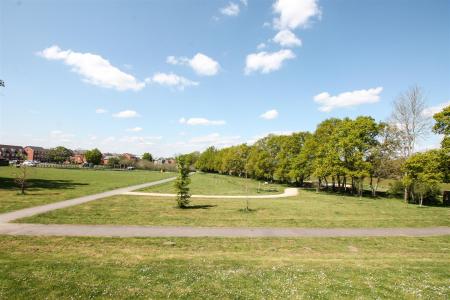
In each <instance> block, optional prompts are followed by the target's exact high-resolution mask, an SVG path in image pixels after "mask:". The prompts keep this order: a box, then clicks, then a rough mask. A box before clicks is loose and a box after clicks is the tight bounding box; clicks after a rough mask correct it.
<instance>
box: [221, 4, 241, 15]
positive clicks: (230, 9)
mask: <svg viewBox="0 0 450 300" xmlns="http://www.w3.org/2000/svg"><path fill="white" fill-rule="evenodd" d="M239 11H240V9H239V5H237V4H236V3H234V2H230V3H228V5H227V6H225V7H222V8H221V9H220V13H221V14H222V15H226V16H237V15H239Z"/></svg>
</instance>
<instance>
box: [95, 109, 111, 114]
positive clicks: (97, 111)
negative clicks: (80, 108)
mask: <svg viewBox="0 0 450 300" xmlns="http://www.w3.org/2000/svg"><path fill="white" fill-rule="evenodd" d="M107 112H108V111H107V110H106V109H104V108H97V109H96V110H95V113H96V114H106V113H107Z"/></svg>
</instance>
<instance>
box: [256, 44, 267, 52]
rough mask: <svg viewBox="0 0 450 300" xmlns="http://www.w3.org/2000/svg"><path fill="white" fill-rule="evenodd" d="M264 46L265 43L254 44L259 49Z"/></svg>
mask: <svg viewBox="0 0 450 300" xmlns="http://www.w3.org/2000/svg"><path fill="white" fill-rule="evenodd" d="M264 48H266V43H259V44H258V46H256V49H258V50H261V49H264Z"/></svg>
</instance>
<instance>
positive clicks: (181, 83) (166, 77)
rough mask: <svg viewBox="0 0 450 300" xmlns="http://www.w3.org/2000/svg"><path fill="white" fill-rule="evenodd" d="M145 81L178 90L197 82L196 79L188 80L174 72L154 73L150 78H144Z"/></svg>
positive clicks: (194, 84) (195, 84)
mask: <svg viewBox="0 0 450 300" xmlns="http://www.w3.org/2000/svg"><path fill="white" fill-rule="evenodd" d="M145 82H146V83H156V84H159V85H163V86H168V87H175V88H177V89H180V90H184V88H185V87H189V86H197V85H198V84H199V83H198V82H196V81H192V80H189V79H187V78H184V77H182V76H179V75H176V74H174V73H156V74H154V75H153V76H152V77H151V78H146V79H145Z"/></svg>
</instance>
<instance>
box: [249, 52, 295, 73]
mask: <svg viewBox="0 0 450 300" xmlns="http://www.w3.org/2000/svg"><path fill="white" fill-rule="evenodd" d="M293 58H295V54H294V53H293V52H292V51H291V50H289V49H282V50H280V51H277V52H265V51H262V52H259V53H252V54H249V55H247V59H246V62H245V73H246V74H250V73H252V72H256V71H259V72H261V73H263V74H266V73H270V72H272V71H276V70H279V69H280V68H281V67H282V65H283V62H284V61H285V60H288V59H293Z"/></svg>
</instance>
